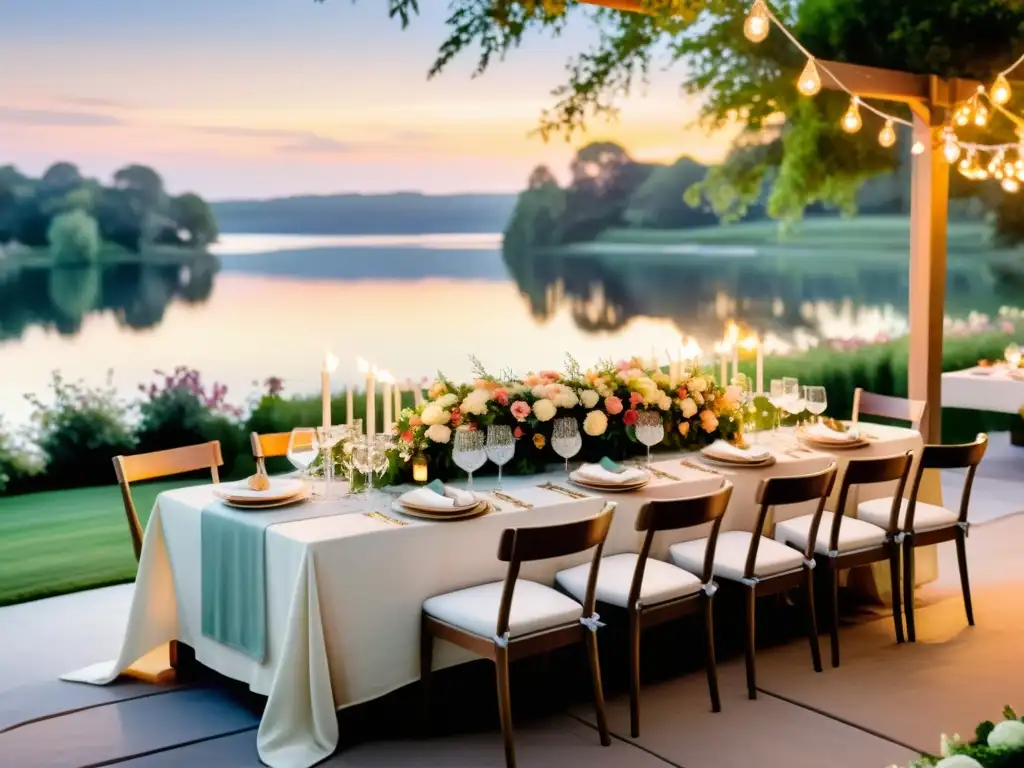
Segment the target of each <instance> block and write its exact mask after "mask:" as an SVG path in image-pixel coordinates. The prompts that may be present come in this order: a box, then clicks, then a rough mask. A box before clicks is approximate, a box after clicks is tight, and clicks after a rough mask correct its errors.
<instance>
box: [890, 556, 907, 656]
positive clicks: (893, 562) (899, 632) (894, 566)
mask: <svg viewBox="0 0 1024 768" xmlns="http://www.w3.org/2000/svg"><path fill="white" fill-rule="evenodd" d="M889 547H890V549H889V591H890V592H892V623H893V626H894V627H895V628H896V642H897V643H902V642H903V639H904V638H903V607H902V605H901V600H900V591H901V590H900V545H899V544H897V543H896V542H895V541H893V542H891V543H890V544H889Z"/></svg>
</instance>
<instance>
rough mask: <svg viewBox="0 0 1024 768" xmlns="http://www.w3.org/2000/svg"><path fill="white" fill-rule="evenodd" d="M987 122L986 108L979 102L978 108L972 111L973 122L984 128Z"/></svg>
mask: <svg viewBox="0 0 1024 768" xmlns="http://www.w3.org/2000/svg"><path fill="white" fill-rule="evenodd" d="M987 123H988V110H987V109H985V107H984V105H981V104H979V105H978V108H977V109H976V110H975V111H974V124H975V125H976V126H978V127H979V128H984V127H985V125H986V124H987Z"/></svg>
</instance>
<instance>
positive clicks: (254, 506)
mask: <svg viewBox="0 0 1024 768" xmlns="http://www.w3.org/2000/svg"><path fill="white" fill-rule="evenodd" d="M309 495H310V492H309V489H303V490H302V492H301V493H297V494H295V495H294V496H292V497H291V498H287V499H275V500H273V501H242V502H238V501H232V500H231V499H221V501H223V502H224V504H226V505H227V506H229V507H232V508H234V509H248V510H261V509H273V508H275V507H287V506H288V505H289V504H298V503H300V502H303V501H305V500H306V499H308V498H309Z"/></svg>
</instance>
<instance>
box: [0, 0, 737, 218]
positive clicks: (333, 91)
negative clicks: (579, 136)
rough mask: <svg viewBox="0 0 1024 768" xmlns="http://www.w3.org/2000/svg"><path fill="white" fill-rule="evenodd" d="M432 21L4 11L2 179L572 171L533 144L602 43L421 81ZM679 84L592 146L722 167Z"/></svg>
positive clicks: (271, 5)
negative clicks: (556, 101) (61, 167)
mask: <svg viewBox="0 0 1024 768" xmlns="http://www.w3.org/2000/svg"><path fill="white" fill-rule="evenodd" d="M420 6H421V8H422V11H423V12H422V14H421V16H420V17H419V18H418V19H416V20H415V21H414V23H413V25H412V26H411V27H410V28H409V29H407V30H405V31H403V30H402V29H401V28H400V25H399V24H398V22H397V21H395V20H391V19H389V18H388V17H387V11H386V3H384V2H383V0H358V2H357V3H356V4H355V5H353V4H352V3H351V2H350V0H328V2H327V3H326V4H324V5H318V4H315V3H314V2H313V0H173V2H139V0H88V1H87V2H86V1H84V0H21V2H15V1H14V0H10V1H8V2H5V3H3V12H2V17H0V18H2V23H0V72H3V73H4V76H3V80H2V82H0V165H2V164H5V163H14V164H15V165H17V166H18V167H19V168H20V169H22V170H23V171H25V172H29V173H32V174H38V173H40V172H41V171H42V170H44V169H45V168H46V167H47V166H48V165H50V164H51V163H53V162H54V161H56V160H70V161H73V162H76V163H77V164H78V165H79V166H80V167H81V168H82V170H83V171H84V172H85V173H88V174H91V175H96V176H99V177H101V178H107V177H109V175H110V174H111V172H112V171H113V170H115V169H116V168H118V167H120V166H122V165H124V164H126V163H129V162H143V163H147V164H150V165H152V166H154V167H155V168H156V169H157V170H158V171H160V173H161V174H163V176H164V178H165V180H166V183H167V186H168V188H169V189H170V190H171V191H173V192H181V191H185V190H195V191H197V192H199V193H200V194H202V195H204V196H206V197H208V198H211V199H223V198H228V197H269V196H276V195H288V194H301V193H306V192H309V193H328V192H341V191H362V192H388V191H395V190H422V191H425V192H431V193H444V192H466V191H514V190H518V189H520V188H521V187H522V186H523V183H524V182H525V180H526V177H527V175H528V174H529V171H530V169H531V168H532V167H533V166H534V165H536V164H537V163H539V162H546V163H548V164H550V165H551V166H552V167H553V168H554V169H555V170H556V172H559V173H564V171H565V167H566V165H567V163H568V159H569V157H570V155H571V152H572V147H571V146H567V145H566V144H565V143H564V142H563V141H561V140H555V141H553V142H552V143H551V144H547V145H545V144H544V143H543V142H541V141H540V139H538V138H534V137H530V136H528V135H527V134H528V133H529V132H530V130H531V129H532V128H534V127H535V125H536V122H537V117H538V115H539V113H540V111H541V109H542V108H544V107H545V106H547V105H549V104H551V103H553V100H552V98H551V97H550V95H549V92H550V90H551V89H552V88H553V87H554V86H556V85H558V84H560V83H561V82H562V81H563V79H564V77H565V75H564V65H565V62H566V60H567V58H568V57H569V56H570V55H571V54H572V53H573V52H575V51H579V50H581V49H583V48H585V47H586V46H587V45H588V44H589V42H590V40H591V39H592V36H593V32H592V31H591V30H588V29H587V28H586V27H585V26H580V27H579V28H578V29H576V30H573V31H571V32H570V33H569V34H567V35H565V36H563V37H561V38H558V39H554V40H550V39H542V38H539V37H535V38H533V39H531V40H530V41H529V43H528V45H526V46H524V47H523V48H521V49H519V50H517V51H514V52H513V53H512V54H511V55H510V56H509V59H508V60H507V61H506V62H504V63H499V64H497V65H496V66H495V67H494V68H493V69H492V70H491V71H489V72H488V73H487V74H485V75H484V76H483V77H481V78H478V79H475V80H474V79H471V77H470V72H471V65H472V61H471V60H469V59H467V60H465V61H462V62H459V63H457V65H456V66H454V67H453V68H452V69H451V70H450V71H449V72H447V73H446V74H444V75H442V76H441V77H440V78H438V79H435V80H433V81H427V79H426V71H427V68H428V66H429V65H430V63H431V62H432V61H433V56H434V53H435V52H436V50H437V46H438V44H439V43H440V42H441V41H442V40H443V39H444V36H445V27H444V19H445V15H446V6H447V3H446V2H445V1H444V0H422V1H421V3H420ZM581 21H582V19H581ZM680 80H681V73H680V71H679V69H678V67H677V68H676V69H675V70H674V71H672V72H657V73H656V74H655V77H654V80H653V82H652V84H651V85H650V87H649V88H648V89H647V90H646V92H645V93H643V94H639V93H638V94H636V95H635V96H634V97H633V98H632V99H631V100H630V101H629V102H628V103H626V104H625V105H624V110H623V113H622V115H621V118H620V120H619V121H618V122H617V123H614V124H611V125H608V124H603V123H601V124H595V125H594V126H592V128H591V133H590V136H589V138H612V139H615V140H617V141H620V142H621V143H623V144H624V145H625V146H626V147H627V148H628V149H629V150H630V151H631V152H632V153H633V154H634V155H635V156H636V157H638V158H641V159H647V160H672V159H675V158H676V157H678V156H679V155H681V154H690V155H692V156H695V157H697V158H699V159H702V160H705V161H711V160H716V159H718V158H720V157H721V155H722V153H723V151H724V148H725V146H726V144H727V141H728V137H726V136H722V135H718V136H714V137H708V136H707V135H705V134H704V133H703V131H701V130H700V129H695V128H688V124H689V123H690V122H691V121H692V120H693V117H694V114H695V110H696V105H695V103H694V102H693V101H691V100H689V99H687V98H685V97H681V96H680V95H679V82H680ZM577 141H578V140H577Z"/></svg>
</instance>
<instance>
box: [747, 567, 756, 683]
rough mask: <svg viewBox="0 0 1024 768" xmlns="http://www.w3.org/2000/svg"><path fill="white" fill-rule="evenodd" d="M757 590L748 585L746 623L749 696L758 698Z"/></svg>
mask: <svg viewBox="0 0 1024 768" xmlns="http://www.w3.org/2000/svg"><path fill="white" fill-rule="evenodd" d="M756 604H757V592H756V591H755V590H754V587H753V586H749V587H747V594H746V611H745V613H746V623H747V697H748V698H751V699H756V698H757V669H756V667H755V659H754V654H755V641H756V639H757V638H756V628H757V614H756V613H755V606H756Z"/></svg>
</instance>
